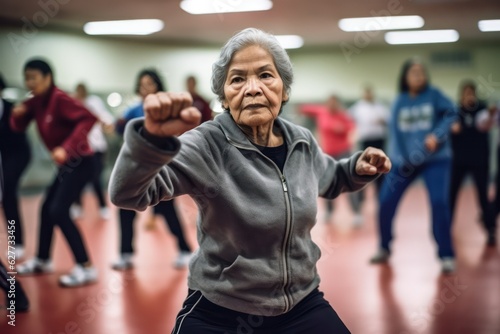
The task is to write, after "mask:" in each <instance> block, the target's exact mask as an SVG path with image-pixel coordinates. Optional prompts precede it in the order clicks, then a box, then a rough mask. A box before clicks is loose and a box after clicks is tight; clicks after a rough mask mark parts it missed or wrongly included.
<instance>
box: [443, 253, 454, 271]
mask: <svg viewBox="0 0 500 334" xmlns="http://www.w3.org/2000/svg"><path fill="white" fill-rule="evenodd" d="M441 271H442V273H443V274H451V273H453V272H454V271H455V259H454V258H452V257H443V258H442V259H441Z"/></svg>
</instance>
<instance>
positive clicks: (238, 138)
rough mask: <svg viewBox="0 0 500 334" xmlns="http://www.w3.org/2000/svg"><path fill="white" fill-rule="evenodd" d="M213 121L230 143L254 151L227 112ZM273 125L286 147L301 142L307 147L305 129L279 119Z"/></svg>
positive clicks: (307, 140) (307, 139) (307, 141)
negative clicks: (280, 134) (278, 130)
mask: <svg viewBox="0 0 500 334" xmlns="http://www.w3.org/2000/svg"><path fill="white" fill-rule="evenodd" d="M214 121H215V122H217V123H219V124H220V126H221V129H222V132H223V133H224V135H225V136H226V139H227V140H228V141H229V142H230V143H232V144H235V145H237V146H239V147H241V148H246V149H252V150H253V149H255V146H254V145H253V144H252V143H251V142H250V140H249V139H248V138H247V136H246V135H245V133H244V132H243V131H242V130H241V129H240V128H239V127H238V125H237V124H236V122H235V121H234V119H233V117H232V116H231V114H230V113H229V112H224V113H222V114H219V115H218V116H217V117H215V120H214ZM274 123H275V124H276V125H277V126H278V127H279V128H280V129H281V131H282V133H283V136H284V138H285V140H286V143H287V146H288V147H292V146H293V145H294V144H296V143H297V142H299V141H303V142H305V143H307V144H308V145H309V138H308V137H307V135H306V131H305V129H302V128H300V127H298V126H297V125H295V124H293V123H291V122H289V121H287V120H285V119H283V118H281V117H277V118H276V120H275V121H274Z"/></svg>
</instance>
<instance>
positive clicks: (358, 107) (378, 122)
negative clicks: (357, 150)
mask: <svg viewBox="0 0 500 334" xmlns="http://www.w3.org/2000/svg"><path fill="white" fill-rule="evenodd" d="M349 113H350V114H351V116H352V117H353V118H354V121H355V122H356V132H357V137H358V140H359V141H363V140H374V139H384V138H385V137H386V133H387V123H388V122H389V109H388V108H387V107H386V106H385V105H383V104H382V103H380V102H376V101H375V102H369V101H366V100H359V101H358V102H356V103H355V104H354V105H353V106H352V107H351V108H350V109H349Z"/></svg>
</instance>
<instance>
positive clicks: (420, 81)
mask: <svg viewBox="0 0 500 334" xmlns="http://www.w3.org/2000/svg"><path fill="white" fill-rule="evenodd" d="M406 82H407V83H408V87H409V88H410V91H413V92H418V91H420V90H422V88H424V86H425V84H426V83H427V77H426V75H425V71H424V67H423V66H422V65H421V64H413V65H412V66H411V67H410V69H409V70H408V72H407V73H406Z"/></svg>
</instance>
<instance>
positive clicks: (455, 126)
mask: <svg viewBox="0 0 500 334" xmlns="http://www.w3.org/2000/svg"><path fill="white" fill-rule="evenodd" d="M460 132H462V125H460V122H455V123H453V124H452V125H451V133H454V134H458V133H460Z"/></svg>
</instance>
